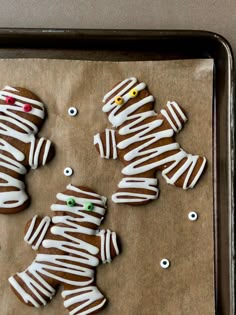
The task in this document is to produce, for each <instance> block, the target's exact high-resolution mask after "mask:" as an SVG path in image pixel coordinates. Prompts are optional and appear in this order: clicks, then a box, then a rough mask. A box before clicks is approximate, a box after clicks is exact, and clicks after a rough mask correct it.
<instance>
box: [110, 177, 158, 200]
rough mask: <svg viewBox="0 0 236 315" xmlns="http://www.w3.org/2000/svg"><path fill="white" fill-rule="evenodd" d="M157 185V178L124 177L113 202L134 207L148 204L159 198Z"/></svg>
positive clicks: (113, 196) (113, 197)
mask: <svg viewBox="0 0 236 315" xmlns="http://www.w3.org/2000/svg"><path fill="white" fill-rule="evenodd" d="M157 184H158V180H157V178H146V177H124V178H123V179H122V180H121V181H120V183H119V185H118V188H119V189H118V191H117V192H116V193H115V194H114V195H112V200H113V202H115V203H126V204H130V205H134V206H137V205H141V204H145V203H148V202H149V201H151V200H154V199H157V198H158V195H159V189H158V188H157Z"/></svg>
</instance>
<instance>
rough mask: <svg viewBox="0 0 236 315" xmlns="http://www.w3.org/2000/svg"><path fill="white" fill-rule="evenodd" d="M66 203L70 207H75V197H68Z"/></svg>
mask: <svg viewBox="0 0 236 315" xmlns="http://www.w3.org/2000/svg"><path fill="white" fill-rule="evenodd" d="M66 204H67V206H68V207H74V205H75V199H73V198H69V199H67V201H66Z"/></svg>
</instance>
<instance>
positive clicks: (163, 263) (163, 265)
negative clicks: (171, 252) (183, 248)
mask: <svg viewBox="0 0 236 315" xmlns="http://www.w3.org/2000/svg"><path fill="white" fill-rule="evenodd" d="M160 265H161V268H163V269H167V268H169V267H170V261H169V260H168V259H166V258H164V259H162V260H161V261H160Z"/></svg>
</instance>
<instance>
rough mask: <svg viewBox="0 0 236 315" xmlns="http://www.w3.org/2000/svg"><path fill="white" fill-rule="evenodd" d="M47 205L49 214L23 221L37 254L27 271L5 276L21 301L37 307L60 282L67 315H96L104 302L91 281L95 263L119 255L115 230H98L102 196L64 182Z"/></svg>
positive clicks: (48, 297)
mask: <svg viewBox="0 0 236 315" xmlns="http://www.w3.org/2000/svg"><path fill="white" fill-rule="evenodd" d="M51 210H52V211H53V212H54V213H55V214H54V216H53V217H52V218H50V217H45V218H43V219H42V218H39V217H37V216H35V217H34V218H33V219H32V220H31V221H30V222H28V224H27V225H26V229H25V241H26V242H27V243H28V244H30V245H31V246H32V248H33V249H34V250H37V251H38V254H37V255H36V258H35V260H34V261H33V263H32V264H31V265H30V266H29V267H28V268H27V269H26V270H25V271H23V272H20V273H17V274H15V275H14V276H13V277H11V278H9V282H10V284H11V287H12V289H13V290H14V292H15V294H16V295H17V296H18V298H19V299H20V300H21V301H22V302H23V303H25V304H26V305H28V306H34V307H40V306H42V305H46V304H47V302H48V301H49V300H50V299H52V297H53V295H54V294H55V292H56V288H57V287H58V285H59V284H62V285H63V291H62V297H63V298H64V306H65V308H66V309H68V311H69V314H71V315H87V314H95V313H97V312H98V311H99V310H100V309H101V308H102V307H103V306H104V304H105V302H106V299H105V297H104V296H103V294H102V293H101V292H100V291H99V289H98V288H97V287H96V284H95V268H96V267H97V266H98V264H99V263H100V262H102V263H104V264H105V263H110V262H111V261H112V259H113V258H114V257H115V256H116V255H118V254H119V249H118V245H117V238H116V233H114V232H111V231H109V230H106V231H105V230H99V226H100V224H101V222H102V220H103V218H104V215H105V212H106V198H105V197H102V196H100V195H98V194H97V193H95V192H94V191H92V190H90V189H88V188H84V187H76V186H72V185H68V186H67V190H66V191H65V192H64V193H59V194H57V202H56V203H55V204H53V205H52V206H51Z"/></svg>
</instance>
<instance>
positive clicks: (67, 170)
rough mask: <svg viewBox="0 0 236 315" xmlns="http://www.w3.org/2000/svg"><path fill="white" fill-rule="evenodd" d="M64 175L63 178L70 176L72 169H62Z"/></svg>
mask: <svg viewBox="0 0 236 315" xmlns="http://www.w3.org/2000/svg"><path fill="white" fill-rule="evenodd" d="M64 175H65V176H71V175H73V169H72V168H71V167H66V168H65V169H64Z"/></svg>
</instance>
